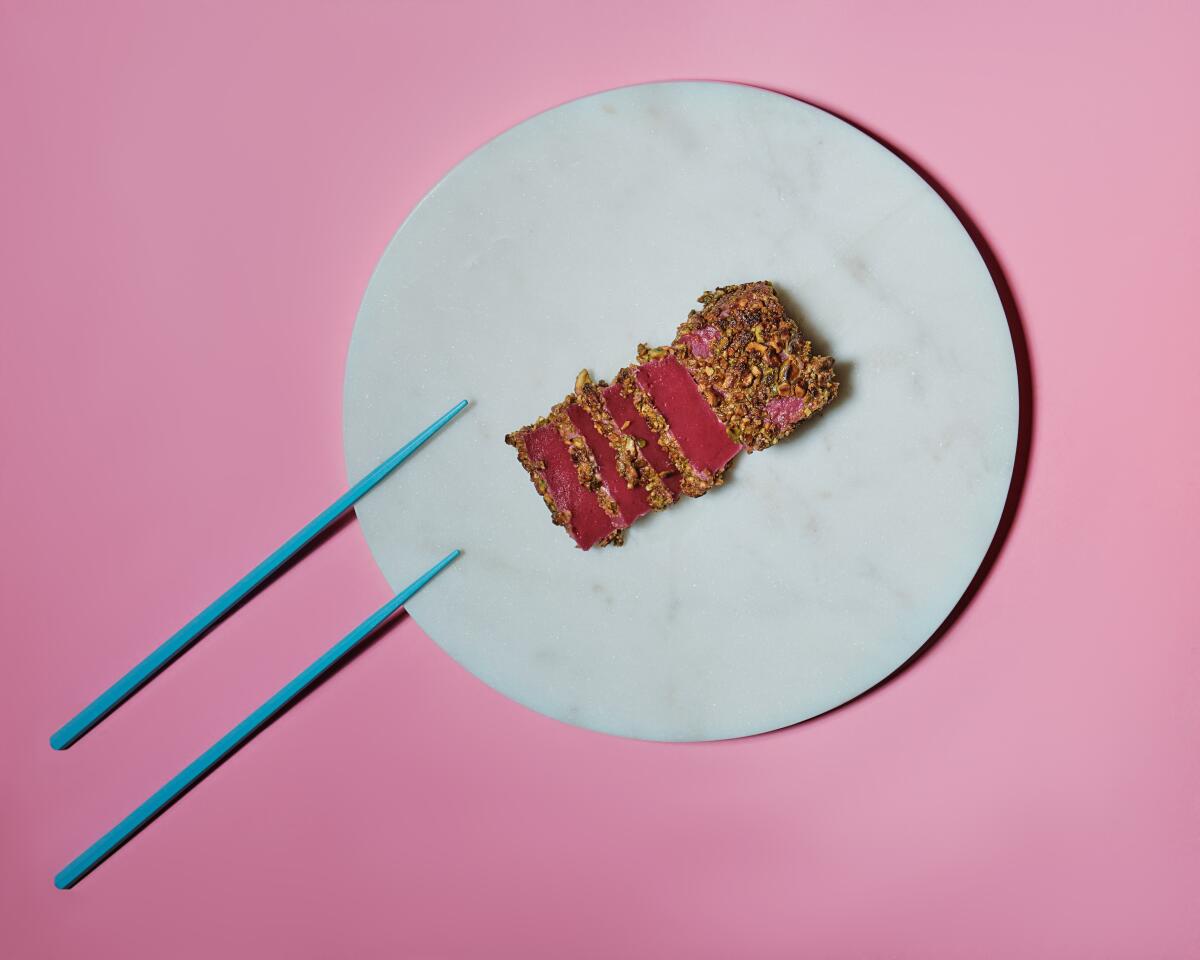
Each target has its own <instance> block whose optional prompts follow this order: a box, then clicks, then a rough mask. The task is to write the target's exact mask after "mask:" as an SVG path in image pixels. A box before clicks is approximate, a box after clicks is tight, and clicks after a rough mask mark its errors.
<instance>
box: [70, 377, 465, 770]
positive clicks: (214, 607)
mask: <svg viewBox="0 0 1200 960" xmlns="http://www.w3.org/2000/svg"><path fill="white" fill-rule="evenodd" d="M466 406H467V401H466V400H463V401H461V402H459V403H458V404H456V405H455V406H454V407H452V408H451V409H450V410H448V411H446V413H444V414H442V416H440V417H439V418H438V419H437V420H435V421H434V422H433V423H431V424H430V425H429V426H428V427H426V428H425V429H424V430H422V431H421V432H420V433H419V434H417V435H416V436H415V437H413V438H412V439H411V440H409V441H408V443H406V444H405V445H404V446H403V447H401V448H400V449H399V450H397V451H396V452H395V453H393V454H392V455H391V456H390V457H388V458H387V459H386V460H384V461H383V463H381V464H380V465H379V466H377V467H376V468H375V469H374V470H372V471H371V472H370V473H368V474H367V475H366V476H365V477H363V478H362V479H361V480H359V481H358V483H356V484H354V486H352V487H351V488H350V489H349V490H347V491H346V492H345V493H343V494H342V495H341V496H340V497H338V498H337V499H336V500H334V501H333V503H331V504H330V505H329V506H328V507H326V508H325V509H324V510H322V511H321V512H320V513H319V514H317V516H316V517H315V518H314V519H312V520H310V521H309V522H308V523H307V524H305V525H304V526H303V527H302V528H301V529H300V530H299V532H297V533H296V534H294V535H293V536H292V537H291V538H290V539H288V540H287V541H286V542H285V543H284V544H283V546H281V547H280V548H279V549H278V550H276V551H275V552H274V553H272V554H271V555H270V556H269V557H267V559H266V560H264V561H263V562H262V563H260V564H259V565H258V566H257V567H255V568H254V569H253V570H251V571H250V572H249V573H248V574H246V575H245V576H244V577H242V579H241V580H239V581H238V582H237V583H235V584H234V585H233V586H232V587H230V588H229V589H228V590H226V591H225V592H224V593H223V594H221V596H219V597H218V598H217V599H216V600H214V601H213V602H212V603H210V604H209V605H208V606H207V607H205V608H204V609H203V610H201V611H200V612H199V613H198V614H196V616H195V617H193V618H192V619H191V620H190V621H188V623H187V624H186V625H184V627H183V628H182V629H181V630H180V631H179V632H178V633H176V634H175V635H174V636H172V637H170V638H169V639H168V640H166V641H165V642H164V643H163V644H162V645H161V646H160V647H158V649H156V650H155V651H154V652H153V653H151V654H150V655H149V656H147V657H146V658H145V659H144V660H143V661H142V662H141V663H139V664H138V665H137V666H136V667H134V668H133V669H132V670H130V671H129V672H128V673H127V674H125V676H123V677H122V678H121V679H120V680H118V681H117V682H116V683H114V684H113V685H112V686H111V687H109V688H108V689H107V690H105V691H104V693H102V694H100V696H98V697H97V698H96V699H95V700H93V701H92V702H91V703H89V704H88V705H87V706H86V707H84V708H83V709H82V710H81V711H79V713H78V714H76V715H75V716H74V717H73V718H72V719H71V720H69V721H67V723H65V724H63V726H62V727H61V729H59V730H58V731H57V732H56V733H55V734H54V735H53V736H52V737H51V738H50V746H52V747H53V748H54V749H55V750H65V749H66V748H67V747H69V746H70V745H71V744H73V743H74V742H75V741H76V740H78V739H79V738H80V737H82V736H83V735H84V734H85V733H87V732H88V731H89V730H91V729H92V727H94V726H95V725H96V724H98V723H99V722H100V721H101V720H103V719H104V718H105V717H106V716H108V715H109V714H110V713H112V711H113V710H115V709H116V708H117V707H118V706H120V705H121V704H122V703H123V702H124V701H125V700H127V699H128V698H129V697H131V696H133V694H134V693H136V692H137V691H138V689H139V688H140V687H141V686H142V685H143V684H145V683H146V682H148V681H149V680H150V679H151V678H152V677H153V676H154V675H155V674H157V673H158V672H159V671H160V670H162V669H163V668H164V667H165V666H167V664H169V663H170V662H171V661H172V660H174V659H175V658H176V657H177V656H179V655H180V654H181V653H182V652H183V651H184V650H186V649H187V647H188V646H190V645H191V644H192V643H194V642H195V641H196V639H197V638H198V637H199V636H200V635H201V634H202V633H204V631H205V630H207V629H208V628H209V627H211V626H212V625H213V624H214V623H216V622H217V621H218V620H220V619H221V617H223V616H224V615H225V614H227V613H228V612H229V611H230V610H231V609H233V607H235V606H236V605H237V604H238V603H239V602H240V601H242V600H243V599H245V597H246V596H247V594H249V593H250V592H251V591H253V590H254V589H255V588H256V587H258V586H259V585H260V584H261V583H262V582H263V581H264V580H266V579H267V577H269V576H270V575H271V574H272V573H274V572H275V571H276V570H278V569H279V568H280V567H281V566H283V564H285V563H286V562H287V561H288V560H289V559H290V558H291V557H292V556H293V555H294V554H295V553H296V552H297V551H299V550H300V549H301V548H303V547H304V545H305V544H307V543H308V542H309V541H310V540H312V539H313V537H315V536H317V534H319V533H320V532H321V531H322V530H324V529H325V528H326V527H327V526H329V524H331V523H332V522H333V521H334V520H336V519H337V518H338V517H340V516H341V515H342V514H343V513H345V512H346V510H348V509H349V508H350V507H351V506H352V505H353V504H354V503H355V501H357V500H359V499H360V498H361V497H362V496H363V495H364V494H365V493H366V492H367V491H368V490H370V489H371V488H372V487H374V486H375V485H376V484H377V483H379V481H380V480H382V479H383V478H384V477H386V476H387V475H388V474H389V473H391V472H392V471H393V470H395V469H396V467H398V466H400V464H402V463H403V462H404V461H405V460H407V459H408V458H409V457H410V456H412V454H413V453H415V452H416V451H417V450H418V449H419V448H420V447H421V445H422V444H424V443H425V441H426V440H428V439H429V438H430V437H432V436H433V435H434V434H435V433H437V432H438V431H439V430H441V429H442V427H444V426H445V425H446V424H448V423H449V422H450V421H451V420H453V419H454V418H455V417H457V416H458V415H459V414H460V413H461V412H462V411H463V410H464V409H465V408H466Z"/></svg>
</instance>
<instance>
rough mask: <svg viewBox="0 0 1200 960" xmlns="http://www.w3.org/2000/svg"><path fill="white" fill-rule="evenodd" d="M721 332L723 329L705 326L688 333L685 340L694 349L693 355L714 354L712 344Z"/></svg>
mask: <svg viewBox="0 0 1200 960" xmlns="http://www.w3.org/2000/svg"><path fill="white" fill-rule="evenodd" d="M720 334H721V331H720V330H718V329H717V328H716V327H703V328H701V329H700V330H697V331H696V332H695V333H689V334H686V335H685V336H684V337H683V342H684V343H686V344H687V345H688V349H689V350H691V351H692V356H694V357H708V356H711V355H712V345H713V343H714V342H715V341H716V339H717V337H718V336H720Z"/></svg>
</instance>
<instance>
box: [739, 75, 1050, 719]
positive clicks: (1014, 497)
mask: <svg viewBox="0 0 1200 960" xmlns="http://www.w3.org/2000/svg"><path fill="white" fill-rule="evenodd" d="M763 89H766V90H771V91H772V92H774V93H780V94H783V95H784V96H787V97H792V98H793V99H795V100H800V101H802V102H804V103H808V104H811V105H812V106H815V107H819V108H820V109H822V110H824V111H826V112H827V113H831V114H833V115H834V116H835V117H837V118H838V119H840V120H842V121H844V122H845V123H848V124H850V126H852V127H854V128H855V129H856V130H858V131H859V132H860V133H862V134H864V135H866V136H868V137H870V138H871V139H872V140H874V141H876V142H877V143H879V144H881V145H882V146H884V147H886V148H887V149H888V150H890V151H891V152H892V153H894V154H895V155H896V156H898V157H899V158H900V159H901V160H903V161H904V162H905V163H906V164H908V165H909V167H911V168H912V169H913V170H915V171H916V173H917V174H918V175H919V176H920V177H921V179H923V180H924V181H925V182H926V183H927V184H928V185H929V186H930V187H931V188H932V189H933V191H934V192H935V193H937V195H938V196H939V197H941V199H942V202H943V203H945V204H946V206H948V207H949V208H950V209H951V211H953V213H954V215H955V216H956V217H957V218H958V220H959V222H960V223H961V224H962V225H963V228H964V229H965V230H966V231H967V234H968V236H970V238H971V241H972V242H973V243H974V244H975V248H976V249H977V250H978V251H979V255H980V256H981V257H982V258H983V262H984V264H985V266H986V267H987V270H988V273H989V274H990V275H991V278H992V283H993V284H995V287H996V293H997V294H998V295H999V297H1000V303H1001V305H1002V306H1003V307H1004V316H1005V319H1006V320H1007V321H1008V332H1009V336H1010V337H1011V338H1012V345H1013V354H1014V356H1015V358H1016V364H1017V399H1018V414H1017V449H1016V456H1015V459H1014V461H1013V472H1012V481H1011V482H1010V484H1009V487H1008V496H1007V498H1006V499H1005V502H1004V509H1003V511H1002V512H1001V515H1000V522H999V524H998V525H997V527H996V533H995V534H994V535H993V537H992V542H991V544H990V545H989V546H988V549H987V552H986V553H985V554H984V556H983V560H982V561H980V564H979V568H978V569H977V570H976V571H975V576H974V577H972V579H971V582H970V584H968V586H967V589H966V590H965V591H964V592H963V595H962V596H961V597H960V598H959V601H958V603H956V604H955V605H954V608H953V609H952V610H951V611H950V613H949V614H947V616H946V619H945V620H943V621H942V623H941V625H940V626H938V628H937V629H936V630H935V631H934V632H933V634H932V635H931V636H930V637H929V639H928V640H926V641H925V643H923V644H922V645H921V646H920V647H919V648H918V649H917V651H916V652H915V653H914V654H913V655H912V656H911V657H909V658H908V659H907V660H905V661H904V663H902V664H901V665H900V666H899V667H897V668H896V669H895V670H894V671H893V672H892V673H890V674H889V675H888V676H887V677H885V678H884V679H883V680H881V681H879V683H877V684H875V685H874V686H872V687H869V688H868V689H866V690H864V691H863V692H862V693H860V694H859V695H858V696H856V697H854V698H853V699H851V700H847V701H846V703H843V704H841V705H839V706H837V707H834V708H833V709H832V710H828V711H826V712H825V713H823V714H819V715H818V716H819V717H824V716H828V715H829V714H831V713H834V712H836V711H838V710H840V709H842V708H843V707H845V706H848V705H849V704H851V703H855V702H856V701H858V700H861V699H863V698H864V697H869V696H870V695H871V694H873V693H875V692H876V691H878V690H881V689H883V688H884V687H886V686H888V685H889V684H891V683H894V682H895V681H896V680H898V679H899V678H900V677H901V676H903V675H904V674H905V673H907V672H908V671H909V670H911V669H912V668H913V667H914V666H915V665H916V663H917V661H918V660H920V659H921V658H922V657H923V656H925V655H926V654H927V653H928V652H929V651H930V650H931V649H932V648H933V647H934V646H936V645H937V644H938V643H940V642H941V640H942V638H943V637H945V636H946V634H947V633H949V632H950V630H951V629H952V628H953V627H954V624H955V623H956V622H957V620H958V618H959V617H961V616H962V613H963V611H964V610H966V608H967V607H968V606H969V605H970V604H971V601H972V600H973V599H974V598H975V595H976V594H977V593H978V592H979V589H980V588H981V587H982V586H983V583H984V581H985V580H987V578H988V575H989V574H990V573H991V570H992V568H993V566H994V565H995V563H996V559H997V558H998V557H999V556H1000V554H1001V552H1002V551H1003V550H1004V544H1005V542H1006V541H1007V539H1008V535H1009V532H1010V531H1011V530H1012V526H1013V523H1014V521H1015V520H1016V517H1017V513H1018V511H1019V510H1020V507H1021V500H1022V497H1023V496H1024V493H1025V480H1026V476H1027V474H1028V471H1029V456H1030V451H1031V449H1032V447H1033V438H1034V412H1033V400H1034V389H1035V388H1034V374H1033V365H1032V364H1031V362H1030V358H1029V344H1028V341H1027V340H1026V337H1025V329H1024V325H1023V323H1022V320H1021V310H1020V306H1019V304H1018V303H1017V298H1016V296H1015V295H1014V293H1013V290H1012V286H1011V285H1010V284H1009V282H1008V278H1007V277H1006V276H1005V273H1004V268H1003V266H1002V265H1001V263H1000V258H999V257H998V256H997V255H996V251H995V250H994V249H993V248H992V245H991V244H990V243H989V242H988V240H987V237H986V236H985V235H984V233H983V231H982V230H981V229H980V227H979V224H977V223H976V222H975V220H974V218H972V216H971V215H970V213H968V212H967V210H966V208H965V207H964V206H963V205H962V203H960V202H959V201H958V200H957V199H956V198H955V197H954V195H953V194H952V193H951V192H950V190H949V189H948V188H947V187H946V186H945V185H944V184H943V183H941V182H940V181H939V180H938V178H937V177H936V176H934V175H933V174H932V173H931V172H930V171H929V170H928V169H927V168H926V167H925V165H924V164H922V163H921V162H920V161H919V160H916V159H914V158H913V157H912V156H910V155H909V154H908V153H907V152H905V151H904V150H903V149H901V148H900V147H897V146H896V145H895V144H894V143H892V142H890V141H889V140H888V139H887V138H885V137H883V136H880V135H879V134H878V133H875V132H874V131H873V130H870V129H869V128H867V127H866V126H864V125H863V124H862V123H859V122H858V121H857V120H855V119H853V118H852V117H849V116H847V115H845V114H844V113H842V112H840V111H839V110H836V109H833V108H831V107H829V106H828V105H826V104H823V103H821V102H819V101H817V100H811V99H809V98H807V97H800V96H798V95H796V94H794V93H792V92H791V91H790V90H782V89H779V88H776V87H768V86H764V87H763ZM785 302H786V301H785ZM814 346H819V344H817V343H816V342H814ZM838 369H839V370H840V369H841V365H840V364H839V366H838ZM832 406H833V407H836V406H837V405H836V404H833V405H832ZM829 412H830V413H833V412H834V411H833V410H832V409H831V410H830V411H829ZM816 719H818V717H812V718H810V720H803V721H801V722H800V723H799V724H792V725H790V726H787V727H783V728H781V729H780V730H776V731H773V732H774V733H782V732H784V731H786V730H790V729H793V728H794V727H797V726H800V725H801V724H804V723H809V722H811V720H816ZM770 735H771V734H770V733H768V734H762V736H770Z"/></svg>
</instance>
